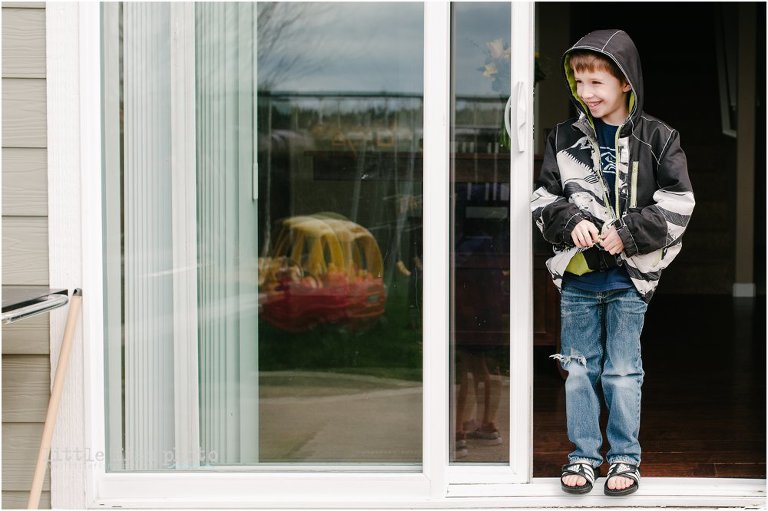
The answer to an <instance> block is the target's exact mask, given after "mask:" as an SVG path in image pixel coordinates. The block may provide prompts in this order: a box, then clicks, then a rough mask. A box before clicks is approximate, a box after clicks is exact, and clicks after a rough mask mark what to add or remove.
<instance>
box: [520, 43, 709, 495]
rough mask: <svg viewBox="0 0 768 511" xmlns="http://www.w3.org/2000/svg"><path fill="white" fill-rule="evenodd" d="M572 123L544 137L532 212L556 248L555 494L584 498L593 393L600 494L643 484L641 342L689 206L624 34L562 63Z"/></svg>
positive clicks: (593, 460)
mask: <svg viewBox="0 0 768 511" xmlns="http://www.w3.org/2000/svg"><path fill="white" fill-rule="evenodd" d="M563 61H564V62H563V63H564V71H565V77H566V82H567V85H568V87H569V91H570V94H571V96H572V101H573V102H574V104H575V105H576V108H577V109H578V111H579V117H578V119H571V120H569V121H566V122H564V123H562V124H559V125H558V126H557V127H556V128H555V129H554V130H552V132H551V134H550V136H549V138H548V141H547V147H546V153H545V156H544V161H543V165H542V172H541V175H540V177H539V181H538V183H537V189H536V190H535V191H534V193H533V195H532V197H531V209H532V211H533V216H534V218H535V220H536V223H537V225H538V227H539V229H540V230H541V232H542V234H543V235H544V238H545V239H546V240H547V241H548V242H550V243H551V244H552V245H553V247H554V256H553V257H552V258H550V259H549V260H548V261H547V267H548V268H549V270H550V273H551V274H552V278H553V280H554V282H555V285H556V286H557V287H558V288H560V289H561V293H562V296H561V318H562V323H561V329H562V330H561V346H562V351H561V353H560V354H558V355H554V356H553V357H554V358H557V359H558V360H559V361H560V364H561V365H562V367H563V368H564V369H565V370H567V371H568V378H567V380H566V384H565V393H566V416H567V425H568V436H569V438H570V440H571V441H572V442H573V443H574V444H575V446H576V449H575V450H574V451H573V452H571V453H570V454H569V456H568V464H566V465H565V466H564V467H563V471H562V476H561V481H562V488H563V490H564V491H566V492H568V493H587V492H589V491H590V490H591V489H592V485H593V482H594V479H595V476H594V474H595V473H594V469H595V468H597V467H599V466H600V465H601V464H602V462H603V457H602V454H601V453H600V447H601V445H602V435H601V431H600V420H599V419H600V406H601V405H600V398H599V396H600V394H601V393H602V395H603V397H604V400H605V403H606V406H607V409H608V424H607V428H606V434H607V437H608V441H609V443H610V450H609V451H608V453H607V458H608V462H609V464H610V468H609V470H608V479H607V481H606V484H605V488H604V491H605V493H606V494H607V495H627V494H630V493H632V492H634V491H636V490H637V489H638V487H639V483H640V471H639V468H638V467H639V465H640V454H641V450H640V444H639V442H638V435H639V430H640V394H641V392H640V389H641V386H642V382H643V376H644V372H643V368H642V362H641V355H640V351H641V350H640V333H641V330H642V327H643V321H644V318H645V311H646V308H647V304H648V302H649V301H650V299H651V297H652V296H653V293H654V290H655V289H656V286H657V284H658V280H659V276H660V274H661V271H662V270H663V269H664V268H666V267H667V265H669V263H670V262H672V260H673V259H674V258H675V256H676V255H677V254H678V252H679V251H680V248H681V236H682V234H683V231H685V227H686V226H687V224H688V221H689V219H690V215H691V213H692V212H693V207H694V198H693V191H692V189H691V183H690V180H689V178H688V170H687V164H686V158H685V154H684V153H683V150H682V149H681V148H680V139H679V135H678V132H677V131H675V130H673V129H672V128H670V127H669V126H667V125H666V124H665V123H663V122H662V121H660V120H658V119H656V118H654V117H651V116H649V115H648V114H646V113H645V112H644V111H643V82H642V72H641V68H640V57H639V55H638V52H637V49H636V47H635V45H634V43H633V42H632V40H631V39H630V38H629V36H628V35H627V34H626V33H625V32H623V31H621V30H598V31H595V32H592V33H590V34H587V35H586V36H584V37H583V38H581V39H580V40H579V41H578V42H577V43H576V44H575V45H574V46H573V47H571V48H570V49H569V50H567V51H566V52H565V55H564V56H563Z"/></svg>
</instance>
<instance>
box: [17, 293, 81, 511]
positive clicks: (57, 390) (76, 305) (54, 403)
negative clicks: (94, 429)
mask: <svg viewBox="0 0 768 511" xmlns="http://www.w3.org/2000/svg"><path fill="white" fill-rule="evenodd" d="M82 300H83V293H82V291H81V290H80V289H75V291H74V292H73V293H72V299H71V300H70V302H69V314H68V315H67V324H66V326H65V327H64V339H63V340H62V341H61V352H60V353H59V363H58V365H57V366H56V376H55V377H54V380H53V389H52V390H51V399H50V401H48V413H47V414H46V416H45V428H44V429H43V440H42V442H41V443H40V452H39V453H38V455H37V465H36V466H35V475H34V477H33V478H32V489H31V490H30V491H29V501H28V502H27V509H37V508H38V506H39V504H40V493H41V492H42V491H43V481H44V480H45V472H46V468H47V467H48V454H50V452H51V440H52V439H53V430H54V427H55V426H56V416H57V415H58V412H59V402H60V401H61V392H62V391H63V390H64V378H65V377H66V375H67V367H68V366H69V355H70V353H71V351H72V337H73V334H74V332H75V324H76V323H77V317H78V315H79V313H80V304H81V302H82Z"/></svg>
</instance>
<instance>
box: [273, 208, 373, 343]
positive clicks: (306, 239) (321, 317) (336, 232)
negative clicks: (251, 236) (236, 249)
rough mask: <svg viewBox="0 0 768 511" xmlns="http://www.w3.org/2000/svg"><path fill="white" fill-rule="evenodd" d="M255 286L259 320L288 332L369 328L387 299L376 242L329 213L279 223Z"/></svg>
mask: <svg viewBox="0 0 768 511" xmlns="http://www.w3.org/2000/svg"><path fill="white" fill-rule="evenodd" d="M259 287H260V289H261V291H262V293H263V296H264V300H263V302H262V309H261V311H262V317H263V318H264V319H265V320H266V321H267V322H268V323H269V324H271V325H273V326H275V327H277V328H280V329H282V330H286V331H289V332H303V331H306V330H309V329H312V328H314V327H315V326H317V325H319V324H324V323H327V324H339V325H344V326H348V327H351V328H361V327H365V326H369V325H371V324H372V323H374V322H375V320H376V318H378V317H379V316H380V315H381V314H383V313H384V305H385V303H386V300H387V292H386V288H385V287H384V280H383V262H382V258H381V251H380V250H379V245H378V243H376V240H375V238H374V237H373V235H371V233H370V232H369V231H368V230H367V229H366V228H364V227H362V226H360V225H358V224H356V223H354V222H351V221H349V220H347V219H346V218H344V217H342V216H341V215H336V214H333V213H317V214H314V215H302V216H294V217H290V218H287V219H285V220H283V222H282V228H281V231H280V233H279V235H278V238H277V242H276V243H275V244H274V250H272V251H271V253H270V256H269V257H266V258H261V259H260V260H259Z"/></svg>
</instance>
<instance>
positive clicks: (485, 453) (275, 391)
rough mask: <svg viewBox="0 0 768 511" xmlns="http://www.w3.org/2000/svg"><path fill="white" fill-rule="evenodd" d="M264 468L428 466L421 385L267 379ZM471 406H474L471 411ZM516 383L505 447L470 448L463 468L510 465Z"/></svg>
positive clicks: (281, 375)
mask: <svg viewBox="0 0 768 511" xmlns="http://www.w3.org/2000/svg"><path fill="white" fill-rule="evenodd" d="M259 395H260V408H259V415H260V428H261V438H260V451H261V461H262V462H270V461H274V462H278V461H306V462H310V463H312V462H342V463H343V462H345V461H346V462H373V463H378V462H392V463H421V452H422V447H421V445H422V442H421V436H422V432H421V428H422V421H421V414H422V385H421V382H413V381H404V380H396V379H390V378H376V377H372V376H361V375H350V374H340V373H321V372H300V371H275V372H262V373H261V378H260V392H259ZM468 405H469V406H471V403H468ZM508 418H509V383H508V380H506V379H505V381H504V384H503V386H502V393H501V405H500V407H499V413H498V419H499V420H498V422H497V425H498V427H499V431H500V432H501V435H502V438H503V439H504V442H503V443H502V444H501V445H486V444H483V443H482V442H481V441H474V440H470V441H469V442H468V443H469V445H468V448H469V455H468V456H467V457H466V458H463V459H462V460H461V461H486V462H489V461H491V462H492V461H505V460H507V459H508V456H509V453H508V450H509V448H508V445H509V444H508V441H507V438H508V436H509V435H508V431H509V425H508Z"/></svg>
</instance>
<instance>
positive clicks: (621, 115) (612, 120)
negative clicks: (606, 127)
mask: <svg viewBox="0 0 768 511" xmlns="http://www.w3.org/2000/svg"><path fill="white" fill-rule="evenodd" d="M573 76H574V78H575V79H576V93H577V94H578V95H579V97H580V98H581V100H582V101H584V103H585V104H586V105H587V107H588V108H589V112H590V113H591V114H592V117H595V118H597V119H602V120H603V122H605V123H606V124H612V125H614V126H619V125H621V124H622V123H623V122H624V120H625V119H626V118H627V115H629V112H628V110H627V92H629V91H630V90H631V87H630V86H629V84H628V83H622V82H621V81H620V80H619V79H618V78H616V77H615V76H613V75H612V74H611V73H609V72H608V71H603V70H602V69H595V70H593V71H587V70H583V71H576V70H574V71H573Z"/></svg>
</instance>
